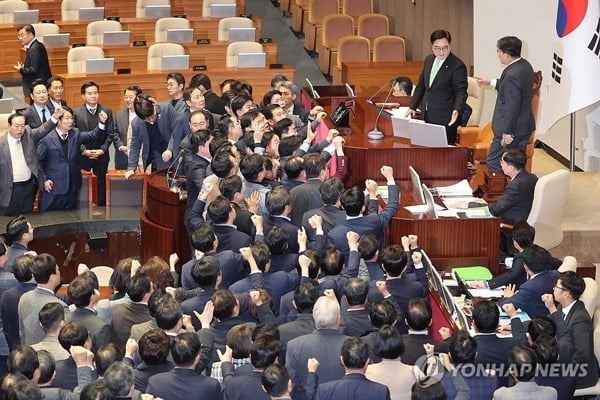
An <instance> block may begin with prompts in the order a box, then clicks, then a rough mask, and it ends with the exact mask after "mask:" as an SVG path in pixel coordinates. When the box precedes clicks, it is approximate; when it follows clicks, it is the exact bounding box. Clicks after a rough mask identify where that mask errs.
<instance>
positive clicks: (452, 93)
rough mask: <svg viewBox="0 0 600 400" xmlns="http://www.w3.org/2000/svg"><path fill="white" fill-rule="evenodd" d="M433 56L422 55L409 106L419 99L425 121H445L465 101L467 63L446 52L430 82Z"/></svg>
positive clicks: (445, 122)
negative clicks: (422, 60)
mask: <svg viewBox="0 0 600 400" xmlns="http://www.w3.org/2000/svg"><path fill="white" fill-rule="evenodd" d="M435 58H436V57H435V56H434V55H433V54H430V55H428V56H427V57H425V62H424V64H423V72H421V76H420V77H419V81H418V82H417V85H416V87H415V92H414V94H413V98H412V101H411V103H410V108H411V109H413V110H416V109H417V107H418V106H419V104H421V103H423V113H424V119H425V121H427V122H430V123H434V124H439V125H447V124H448V122H449V121H450V118H451V117H452V111H453V110H457V111H458V112H459V113H461V112H462V110H463V108H464V106H465V103H466V101H467V67H465V64H464V63H463V62H462V61H461V60H460V58H458V57H456V56H455V55H454V54H453V53H450V54H449V55H448V57H446V60H444V63H443V64H442V66H441V67H440V69H439V70H438V72H437V75H436V76H435V78H434V79H433V82H432V83H431V85H430V84H429V80H430V79H429V78H430V75H431V69H432V67H433V62H434V61H435Z"/></svg>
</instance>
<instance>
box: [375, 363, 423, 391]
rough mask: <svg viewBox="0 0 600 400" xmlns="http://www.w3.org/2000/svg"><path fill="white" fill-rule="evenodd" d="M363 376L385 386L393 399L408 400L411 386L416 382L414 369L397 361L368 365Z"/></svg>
mask: <svg viewBox="0 0 600 400" xmlns="http://www.w3.org/2000/svg"><path fill="white" fill-rule="evenodd" d="M365 376H366V377H367V378H368V379H370V380H371V381H373V382H378V383H381V384H382V385H386V386H387V387H388V389H389V391H390V395H391V396H392V397H393V398H394V399H402V400H404V399H410V396H411V393H412V386H413V384H414V383H415V382H416V381H417V375H416V374H415V369H414V367H413V366H412V365H407V364H405V363H404V362H403V361H400V360H398V359H396V360H382V361H381V362H379V363H376V364H369V365H368V366H367V371H366V373H365Z"/></svg>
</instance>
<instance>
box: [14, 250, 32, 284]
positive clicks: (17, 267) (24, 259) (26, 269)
mask: <svg viewBox="0 0 600 400" xmlns="http://www.w3.org/2000/svg"><path fill="white" fill-rule="evenodd" d="M34 259H35V257H34V256H33V255H31V254H22V255H20V256H19V257H17V258H16V260H15V262H14V264H13V274H14V275H15V278H17V280H18V281H19V282H21V283H23V282H29V281H30V280H31V278H32V277H33V275H32V274H31V266H32V265H33V260H34Z"/></svg>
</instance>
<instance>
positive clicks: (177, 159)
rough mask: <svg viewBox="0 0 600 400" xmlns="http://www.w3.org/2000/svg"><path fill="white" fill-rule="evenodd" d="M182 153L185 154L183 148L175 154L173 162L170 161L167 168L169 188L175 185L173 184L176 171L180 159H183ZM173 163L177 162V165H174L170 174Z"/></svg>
mask: <svg viewBox="0 0 600 400" xmlns="http://www.w3.org/2000/svg"><path fill="white" fill-rule="evenodd" d="M184 154H185V150H183V149H180V150H179V154H177V157H175V159H173V162H172V163H171V165H169V168H167V181H168V182H169V186H170V188H171V189H173V187H174V186H175V185H174V184H175V182H176V181H177V171H179V167H181V161H182V160H183V155H184ZM175 163H177V166H176V167H175V171H173V172H172V175H170V173H171V168H173V166H174V165H175ZM169 175H170V176H169Z"/></svg>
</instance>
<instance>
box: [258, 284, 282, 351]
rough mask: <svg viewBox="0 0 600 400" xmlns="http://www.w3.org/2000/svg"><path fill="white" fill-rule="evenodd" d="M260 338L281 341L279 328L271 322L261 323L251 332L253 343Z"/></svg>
mask: <svg viewBox="0 0 600 400" xmlns="http://www.w3.org/2000/svg"><path fill="white" fill-rule="evenodd" d="M260 290H264V289H260ZM261 337H269V338H271V340H275V341H279V340H280V339H281V335H280V334H279V328H278V327H277V325H275V324H274V323H273V322H262V323H260V324H258V325H256V326H255V327H254V329H253V330H252V341H253V342H255V341H257V340H258V338H261Z"/></svg>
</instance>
